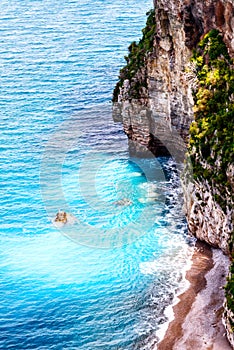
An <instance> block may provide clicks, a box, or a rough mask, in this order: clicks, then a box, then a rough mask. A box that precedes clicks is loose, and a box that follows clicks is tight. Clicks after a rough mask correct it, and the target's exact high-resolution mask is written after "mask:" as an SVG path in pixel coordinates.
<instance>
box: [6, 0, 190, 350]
mask: <svg viewBox="0 0 234 350" xmlns="http://www.w3.org/2000/svg"><path fill="white" fill-rule="evenodd" d="M151 7H152V4H151V1H148V0H140V1H137V2H135V1H133V0H128V1H124V2H116V1H113V0H95V1H93V2H90V1H87V0H76V1H75V0H64V1H55V0H43V1H36V0H35V1H34V0H14V1H9V0H8V1H6V0H2V1H1V3H0V23H1V25H0V33H1V35H0V43H1V45H0V70H1V84H0V96H1V98H0V115H1V118H0V128H1V133H0V148H1V162H0V171H1V173H0V174H1V187H0V193H1V202H0V220H1V226H0V229H1V230H0V240H1V244H0V250H1V253H0V301H1V302H0V348H1V349H17V350H21V349H40V350H42V349H46V350H47V349H56V350H59V349H81V350H95V349H102V350H109V349H123V350H128V349H129V350H130V349H153V346H154V344H155V343H156V331H157V330H158V328H159V326H160V325H161V324H162V323H163V322H164V320H165V317H164V315H163V311H164V308H165V306H166V305H168V303H170V302H171V299H172V297H173V294H174V292H175V290H176V288H177V287H178V283H179V281H180V280H181V273H180V272H179V271H180V270H181V268H183V267H184V266H185V264H186V259H187V243H186V242H187V238H186V225H185V223H184V217H183V215H182V212H181V202H180V201H179V197H180V191H179V189H177V187H176V185H175V179H174V178H173V173H172V172H171V169H172V168H173V166H174V165H173V162H172V161H171V160H168V159H160V160H158V161H155V160H154V159H145V160H144V159H143V160H141V161H139V160H137V159H133V158H130V157H129V154H128V144H127V139H126V136H125V135H124V133H123V132H122V127H121V125H119V124H118V123H114V122H113V121H112V118H111V104H110V100H111V94H112V90H113V87H114V85H115V82H116V80H117V76H118V70H119V68H120V67H121V66H122V65H123V64H124V60H123V57H124V55H126V53H127V51H126V48H127V47H128V45H129V43H130V42H131V41H132V40H138V39H139V37H140V35H141V28H142V27H143V26H144V23H145V16H144V13H145V12H146V11H147V10H149V9H150V8H151ZM162 169H164V171H166V173H164V172H163V170H162ZM165 174H167V175H165ZM170 174H172V175H170ZM123 200H125V201H126V200H127V201H128V202H127V204H126V205H122V204H123V203H122V202H121V201H123ZM121 203H122V204H121ZM59 209H62V210H65V209H66V210H67V211H68V212H70V213H71V214H72V215H74V216H75V218H76V222H75V223H74V224H73V225H70V226H69V225H68V227H67V228H61V227H60V228H56V227H54V226H53V224H52V221H53V219H54V217H55V215H56V212H57V211H58V210H59Z"/></svg>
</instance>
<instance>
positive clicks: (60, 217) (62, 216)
mask: <svg viewBox="0 0 234 350" xmlns="http://www.w3.org/2000/svg"><path fill="white" fill-rule="evenodd" d="M54 221H55V222H61V223H63V224H66V223H67V213H66V212H65V211H59V212H58V213H57V214H56V217H55V220H54Z"/></svg>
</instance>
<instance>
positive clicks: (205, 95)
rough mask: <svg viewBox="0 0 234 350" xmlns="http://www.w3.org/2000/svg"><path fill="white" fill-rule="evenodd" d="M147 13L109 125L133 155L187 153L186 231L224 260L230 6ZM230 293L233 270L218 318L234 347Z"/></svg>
mask: <svg viewBox="0 0 234 350" xmlns="http://www.w3.org/2000/svg"><path fill="white" fill-rule="evenodd" d="M154 7H155V12H154V16H155V22H152V21H150V22H149V23H148V26H147V27H146V28H145V30H144V32H143V33H144V36H143V42H141V43H140V45H139V46H137V45H135V44H134V45H133V46H131V48H130V54H129V57H128V59H127V65H126V67H125V68H124V69H123V70H122V72H121V74H120V82H119V84H118V86H117V89H116V90H115V94H114V99H113V100H114V102H115V103H114V107H113V114H114V118H116V119H118V120H120V119H121V120H122V122H123V126H124V130H125V132H126V134H127V135H128V137H129V140H130V149H131V151H132V152H137V153H144V152H145V150H150V151H151V152H152V153H154V154H155V155H156V156H158V155H165V154H167V153H170V154H172V155H173V156H175V158H177V159H179V158H181V157H180V156H181V154H184V153H185V151H186V148H187V146H188V145H189V154H190V157H191V168H190V174H189V176H187V177H186V179H185V180H184V184H183V185H184V189H185V191H184V192H185V210H186V215H187V219H188V227H189V230H190V232H191V233H192V234H193V235H195V236H196V237H197V238H199V239H201V240H204V241H206V242H208V243H209V244H211V245H212V246H214V247H219V248H221V249H222V250H223V251H224V252H225V253H226V254H229V255H230V256H231V255H233V241H234V239H233V236H234V234H233V221H234V212H233V203H234V200H233V192H234V188H233V175H234V165H233V164H234V150H233V144H234V140H233V123H234V108H233V105H234V90H233V89H234V83H233V81H234V73H233V61H232V58H233V57H234V1H233V0H206V1H204V0H157V1H156V0H155V2H154ZM151 15H152V14H151ZM212 30H213V31H212ZM217 30H218V31H217ZM147 31H148V32H150V40H151V41H150V43H151V46H150V48H149V46H148V42H147V38H148V37H149V35H148V36H147ZM152 31H153V37H152ZM207 33H211V35H210V34H209V35H208V34H207ZM205 34H207V35H208V36H205ZM221 38H222V41H221ZM201 39H203V41H202V42H201V41H200V40H201ZM223 43H224V44H225V45H224V44H223ZM197 47H199V50H200V51H199V50H198V52H195V53H194V49H197ZM201 47H202V49H201ZM210 48H211V49H210ZM202 50H203V51H202ZM139 52H140V54H139ZM139 57H140V59H141V62H139ZM192 57H193V59H192V60H191V58H192ZM223 77H225V78H223ZM207 106H208V108H207ZM194 120H195V121H194ZM191 124H192V126H191ZM191 173H193V175H194V178H193V179H192V180H191ZM190 180H191V181H190ZM233 285H234V268H233V271H232V272H231V273H230V276H229V283H228V290H227V298H228V300H227V302H226V304H225V305H226V310H225V313H224V323H225V326H226V328H227V331H228V338H229V341H230V342H231V344H232V345H233V347H234V336H233V330H232V328H233V311H234V301H233V300H234V296H233V291H234V288H233ZM230 315H232V317H231V316H230Z"/></svg>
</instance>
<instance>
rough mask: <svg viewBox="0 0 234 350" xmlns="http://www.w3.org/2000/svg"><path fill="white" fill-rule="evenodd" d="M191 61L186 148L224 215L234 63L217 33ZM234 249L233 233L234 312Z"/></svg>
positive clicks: (231, 292)
mask: <svg viewBox="0 0 234 350" xmlns="http://www.w3.org/2000/svg"><path fill="white" fill-rule="evenodd" d="M192 60H193V62H194V63H195V66H196V71H197V80H198V85H197V89H196V91H194V102H195V106H194V115H195V121H194V122H193V123H192V125H191V127H190V144H189V154H190V157H191V161H192V166H193V173H194V177H195V179H196V178H200V179H206V180H207V181H208V183H209V184H210V185H211V188H212V189H214V193H213V196H214V199H215V201H216V202H217V203H219V205H220V206H221V208H222V209H223V211H224V212H227V211H229V212H230V211H231V210H232V209H233V189H232V186H231V183H230V178H228V176H227V173H226V171H227V168H228V166H229V165H230V164H233V163H234V132H233V125H234V70H233V63H234V62H233V60H232V59H231V58H230V56H229V55H228V50H227V48H226V45H225V43H224V42H223V39H222V36H221V34H220V33H219V31H218V30H211V31H210V32H209V33H208V34H206V35H205V36H204V38H203V40H201V42H200V43H199V44H198V47H197V49H196V50H195V51H194V54H193V58H192ZM204 167H205V169H204ZM229 215H230V214H229ZM233 247H234V233H233V234H232V237H231V239H230V242H229V248H230V252H231V255H232V266H231V269H230V274H229V277H228V282H227V285H226V287H225V289H226V300H227V307H228V309H230V310H232V311H233V312H234V250H233ZM233 326H234V325H233ZM233 328H234V327H233Z"/></svg>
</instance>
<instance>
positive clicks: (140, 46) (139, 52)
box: [112, 10, 156, 102]
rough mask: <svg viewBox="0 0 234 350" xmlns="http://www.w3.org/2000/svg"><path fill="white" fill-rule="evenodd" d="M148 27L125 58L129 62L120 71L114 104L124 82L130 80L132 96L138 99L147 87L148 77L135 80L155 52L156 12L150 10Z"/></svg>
mask: <svg viewBox="0 0 234 350" xmlns="http://www.w3.org/2000/svg"><path fill="white" fill-rule="evenodd" d="M146 15H147V16H148V17H147V21H146V26H145V28H144V29H142V33H143V36H142V38H141V39H140V41H139V42H138V43H136V41H133V42H132V43H131V44H130V45H129V47H128V52H129V53H128V56H125V57H124V58H125V60H126V62H127V64H126V66H125V67H123V68H122V69H121V70H120V74H119V81H118V83H117V84H116V87H115V89H114V92H113V99H112V101H113V102H117V101H118V95H119V89H120V87H122V86H123V83H124V80H125V79H128V80H129V82H130V91H129V93H130V96H131V97H132V98H138V97H139V94H140V90H141V88H142V87H146V86H147V83H146V77H144V78H143V79H142V80H141V81H139V79H136V80H135V79H134V77H135V76H136V74H137V72H138V70H139V69H140V68H141V67H143V66H144V63H145V57H146V55H147V54H148V53H149V52H152V50H153V41H154V35H155V30H156V22H155V10H150V11H149V12H147V13H146Z"/></svg>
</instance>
